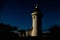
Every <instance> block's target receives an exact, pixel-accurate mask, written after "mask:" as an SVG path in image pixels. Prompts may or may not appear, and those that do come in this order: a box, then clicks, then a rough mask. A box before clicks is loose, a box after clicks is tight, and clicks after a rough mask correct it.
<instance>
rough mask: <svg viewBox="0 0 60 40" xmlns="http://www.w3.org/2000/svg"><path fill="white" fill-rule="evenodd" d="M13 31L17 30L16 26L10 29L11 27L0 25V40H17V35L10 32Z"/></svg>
mask: <svg viewBox="0 0 60 40" xmlns="http://www.w3.org/2000/svg"><path fill="white" fill-rule="evenodd" d="M14 30H17V27H16V26H14V27H12V26H11V25H7V24H3V23H0V37H1V38H3V39H4V38H5V40H18V34H16V33H14V32H12V31H14ZM3 39H2V40H3Z"/></svg>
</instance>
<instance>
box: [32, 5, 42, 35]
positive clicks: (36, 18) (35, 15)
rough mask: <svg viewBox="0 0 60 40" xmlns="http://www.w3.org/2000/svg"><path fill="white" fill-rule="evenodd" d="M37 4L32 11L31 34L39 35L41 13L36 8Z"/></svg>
mask: <svg viewBox="0 0 60 40" xmlns="http://www.w3.org/2000/svg"><path fill="white" fill-rule="evenodd" d="M38 9H39V8H38V5H36V6H35V9H34V10H33V12H32V14H31V15H32V27H33V29H32V33H31V36H40V31H41V13H40V12H39V10H38Z"/></svg>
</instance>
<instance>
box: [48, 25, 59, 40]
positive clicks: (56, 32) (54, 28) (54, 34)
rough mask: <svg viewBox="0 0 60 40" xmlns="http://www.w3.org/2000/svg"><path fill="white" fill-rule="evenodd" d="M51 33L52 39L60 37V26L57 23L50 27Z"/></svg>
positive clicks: (56, 39) (55, 39)
mask: <svg viewBox="0 0 60 40" xmlns="http://www.w3.org/2000/svg"><path fill="white" fill-rule="evenodd" d="M49 31H50V33H51V35H50V39H53V40H58V39H60V37H59V36H60V27H59V26H57V25H54V26H52V27H51V28H50V29H49Z"/></svg>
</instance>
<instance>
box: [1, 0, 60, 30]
mask: <svg viewBox="0 0 60 40" xmlns="http://www.w3.org/2000/svg"><path fill="white" fill-rule="evenodd" d="M36 2H37V1H36V0H0V23H4V24H10V25H12V26H17V27H18V28H19V29H24V30H27V29H30V28H31V26H32V19H31V13H32V11H33V10H34V7H35V4H36ZM38 2H39V8H40V10H41V12H42V13H43V18H42V30H43V31H46V30H47V29H48V28H50V27H51V26H52V25H60V1H59V0H38Z"/></svg>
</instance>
